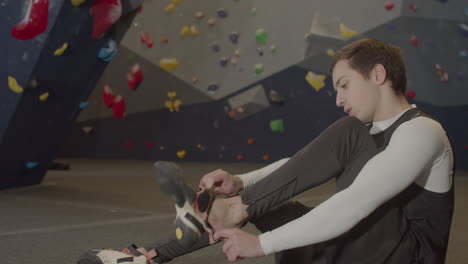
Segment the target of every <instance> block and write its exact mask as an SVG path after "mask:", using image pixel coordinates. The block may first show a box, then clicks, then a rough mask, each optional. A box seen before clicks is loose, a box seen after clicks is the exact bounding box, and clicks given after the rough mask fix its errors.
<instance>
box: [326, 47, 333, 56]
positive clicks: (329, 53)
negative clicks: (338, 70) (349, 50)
mask: <svg viewBox="0 0 468 264" xmlns="http://www.w3.org/2000/svg"><path fill="white" fill-rule="evenodd" d="M326 52H327V55H328V56H330V57H333V56H335V51H334V50H332V49H327V51H326Z"/></svg>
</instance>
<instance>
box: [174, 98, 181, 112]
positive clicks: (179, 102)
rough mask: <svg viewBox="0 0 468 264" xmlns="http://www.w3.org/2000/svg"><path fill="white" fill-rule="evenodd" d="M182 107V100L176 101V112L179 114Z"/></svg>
mask: <svg viewBox="0 0 468 264" xmlns="http://www.w3.org/2000/svg"><path fill="white" fill-rule="evenodd" d="M181 105H182V101H181V100H180V99H176V100H175V101H174V102H173V106H174V110H175V111H176V112H179V111H180V106H181Z"/></svg>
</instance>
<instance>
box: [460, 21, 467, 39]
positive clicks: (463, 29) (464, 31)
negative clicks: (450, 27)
mask: <svg viewBox="0 0 468 264" xmlns="http://www.w3.org/2000/svg"><path fill="white" fill-rule="evenodd" d="M458 27H459V28H460V32H461V34H462V35H463V36H464V37H468V25H467V24H463V23H462V24H459V25H458Z"/></svg>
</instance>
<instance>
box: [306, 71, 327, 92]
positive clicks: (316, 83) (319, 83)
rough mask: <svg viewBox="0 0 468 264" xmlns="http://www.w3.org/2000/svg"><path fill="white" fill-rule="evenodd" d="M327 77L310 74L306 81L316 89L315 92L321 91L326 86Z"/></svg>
mask: <svg viewBox="0 0 468 264" xmlns="http://www.w3.org/2000/svg"><path fill="white" fill-rule="evenodd" d="M326 77H327V76H326V75H323V74H315V73H313V72H308V73H307V75H306V77H305V79H306V80H307V82H308V83H309V84H310V85H311V86H312V87H313V88H314V89H315V91H317V92H318V91H319V90H320V89H322V88H323V86H325V82H324V81H325V78H326Z"/></svg>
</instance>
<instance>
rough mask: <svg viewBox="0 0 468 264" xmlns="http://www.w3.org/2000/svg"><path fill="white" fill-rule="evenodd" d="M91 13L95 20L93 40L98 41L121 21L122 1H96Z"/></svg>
mask: <svg viewBox="0 0 468 264" xmlns="http://www.w3.org/2000/svg"><path fill="white" fill-rule="evenodd" d="M90 12H91V15H92V16H93V19H94V22H93V33H92V38H93V39H98V38H100V37H101V36H102V35H103V34H104V33H106V31H107V30H108V29H109V28H110V27H111V26H112V25H113V24H114V23H115V22H117V20H119V18H120V16H121V15H122V5H121V4H120V0H94V1H93V6H92V7H91V10H90Z"/></svg>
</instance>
